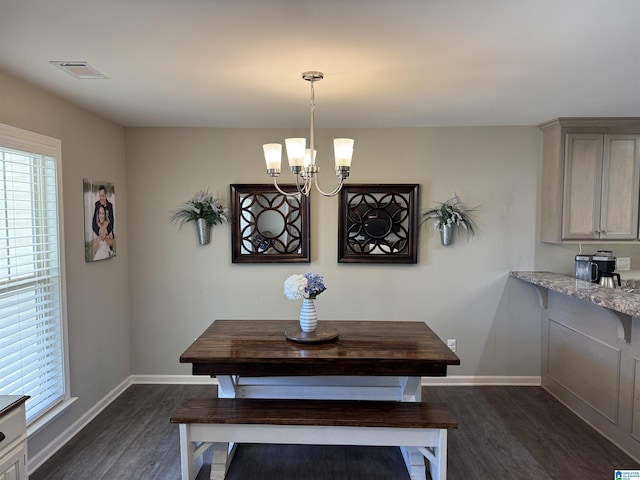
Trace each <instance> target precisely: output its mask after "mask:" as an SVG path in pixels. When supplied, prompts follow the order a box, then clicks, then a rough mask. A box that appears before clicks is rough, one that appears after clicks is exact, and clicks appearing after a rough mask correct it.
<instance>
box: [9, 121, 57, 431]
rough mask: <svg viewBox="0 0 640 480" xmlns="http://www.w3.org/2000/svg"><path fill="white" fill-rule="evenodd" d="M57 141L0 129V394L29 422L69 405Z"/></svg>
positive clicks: (17, 130) (10, 128)
mask: <svg viewBox="0 0 640 480" xmlns="http://www.w3.org/2000/svg"><path fill="white" fill-rule="evenodd" d="M60 151H61V148H60V141H59V140H56V139H53V138H49V137H44V136H41V135H37V134H34V133H31V132H26V131H24V130H20V129H17V128H13V127H9V126H7V125H2V124H0V394H3V395H29V396H30V397H31V398H30V399H29V400H28V401H27V403H26V407H27V422H28V423H31V422H33V421H34V420H36V419H37V418H39V417H41V416H42V415H44V414H45V413H46V412H48V411H49V410H50V409H51V408H52V407H54V406H56V405H57V404H59V403H60V402H62V401H64V400H65V399H68V398H69V393H68V392H69V388H68V378H67V375H66V370H67V369H66V363H67V362H66V354H65V348H66V336H65V326H66V322H65V317H64V313H65V303H64V298H65V296H64V281H63V280H64V275H63V273H64V262H63V260H64V256H63V254H62V251H63V249H62V245H63V241H62V224H61V223H62V222H61V218H62V215H61V211H62V210H61V208H60V205H61V201H60V198H61V193H60V191H59V189H60V186H59V185H58V179H59V177H60V171H61V168H60V158H61V154H60Z"/></svg>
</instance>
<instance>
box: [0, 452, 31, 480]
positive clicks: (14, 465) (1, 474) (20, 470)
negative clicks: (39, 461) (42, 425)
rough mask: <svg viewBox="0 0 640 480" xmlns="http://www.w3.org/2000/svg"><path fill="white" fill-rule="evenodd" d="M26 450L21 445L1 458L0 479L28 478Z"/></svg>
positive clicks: (21, 479) (22, 479)
mask: <svg viewBox="0 0 640 480" xmlns="http://www.w3.org/2000/svg"><path fill="white" fill-rule="evenodd" d="M26 456H27V454H26V451H25V449H24V448H23V447H22V446H20V447H18V448H15V449H13V450H12V451H10V452H9V453H8V454H7V455H5V456H3V457H2V458H0V480H26V478H27V465H26Z"/></svg>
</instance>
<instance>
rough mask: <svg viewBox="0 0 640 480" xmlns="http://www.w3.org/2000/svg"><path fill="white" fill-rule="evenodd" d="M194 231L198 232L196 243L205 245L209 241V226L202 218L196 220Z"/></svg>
mask: <svg viewBox="0 0 640 480" xmlns="http://www.w3.org/2000/svg"><path fill="white" fill-rule="evenodd" d="M196 229H197V231H198V243H199V244H200V245H207V244H208V243H209V242H210V241H211V224H210V223H209V222H207V221H206V220H205V219H204V218H198V219H197V220H196Z"/></svg>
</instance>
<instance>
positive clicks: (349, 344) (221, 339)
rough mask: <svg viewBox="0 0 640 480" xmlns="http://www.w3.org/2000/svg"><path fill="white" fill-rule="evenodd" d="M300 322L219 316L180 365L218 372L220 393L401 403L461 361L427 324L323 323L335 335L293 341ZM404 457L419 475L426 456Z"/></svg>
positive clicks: (211, 373)
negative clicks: (429, 379) (291, 333)
mask: <svg viewBox="0 0 640 480" xmlns="http://www.w3.org/2000/svg"><path fill="white" fill-rule="evenodd" d="M296 325H297V322H296V321H295V320H215V321H214V322H213V323H212V324H211V325H210V326H209V327H208V328H207V329H206V330H205V331H204V332H203V333H202V334H201V335H200V336H199V337H198V338H197V339H196V340H195V341H194V342H193V343H192V344H191V345H190V346H189V347H188V348H187V349H186V350H185V351H184V353H183V354H182V355H181V356H180V362H181V363H190V364H191V365H192V373H193V375H207V376H211V377H216V378H217V381H218V396H219V397H225V398H234V397H235V398H240V397H242V398H293V399H300V400H304V399H356V400H396V401H420V400H421V379H422V377H443V376H446V375H447V367H448V366H449V365H459V364H460V359H459V358H458V357H457V356H456V355H455V353H453V352H452V351H451V350H450V349H449V348H448V347H447V346H446V345H445V343H444V342H443V341H442V340H441V339H440V338H439V337H438V336H437V335H436V334H435V333H434V332H433V330H431V328H429V326H428V325H427V324H426V323H425V322H418V321H374V320H371V321H367V320H355V321H354V320H332V321H321V322H319V324H318V328H325V329H335V330H337V332H338V335H337V338H336V339H334V340H332V341H327V342H321V343H300V342H296V341H291V340H289V339H288V338H287V335H286V333H285V332H287V330H290V329H294V328H296ZM403 455H404V457H405V461H406V463H407V468H408V469H409V472H410V474H411V478H412V479H414V478H421V477H422V475H421V474H420V473H419V472H420V469H422V470H423V471H424V459H423V457H422V455H420V454H418V453H416V452H413V453H412V452H410V451H404V452H403ZM224 461H225V462H227V461H229V460H228V459H226V460H224ZM212 468H213V467H212ZM216 468H226V466H222V467H216Z"/></svg>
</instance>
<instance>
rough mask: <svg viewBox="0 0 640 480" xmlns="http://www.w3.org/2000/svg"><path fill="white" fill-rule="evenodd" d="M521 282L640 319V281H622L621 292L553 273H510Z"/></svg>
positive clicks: (617, 289) (618, 289) (619, 289)
mask: <svg viewBox="0 0 640 480" xmlns="http://www.w3.org/2000/svg"><path fill="white" fill-rule="evenodd" d="M511 276H512V277H514V278H517V279H519V280H522V281H524V282H528V283H531V284H533V285H537V286H539V287H544V288H547V289H549V290H553V291H555V292H560V293H564V294H565V295H571V296H572V297H576V298H579V299H581V300H585V301H587V302H591V303H594V304H596V305H600V306H602V307H605V308H608V309H610V310H614V311H616V312H620V313H625V314H627V315H631V316H634V317H640V294H638V293H636V292H640V280H623V281H622V288H607V287H601V286H600V285H598V284H596V283H592V282H587V281H585V280H578V279H577V278H574V277H568V276H566V275H560V274H559V273H553V272H511Z"/></svg>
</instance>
